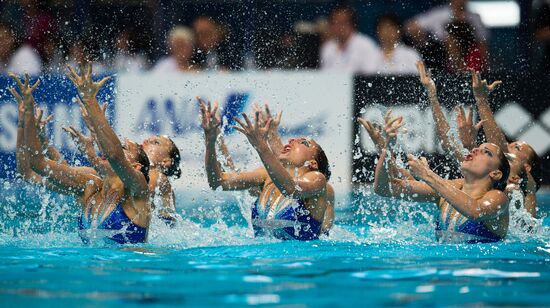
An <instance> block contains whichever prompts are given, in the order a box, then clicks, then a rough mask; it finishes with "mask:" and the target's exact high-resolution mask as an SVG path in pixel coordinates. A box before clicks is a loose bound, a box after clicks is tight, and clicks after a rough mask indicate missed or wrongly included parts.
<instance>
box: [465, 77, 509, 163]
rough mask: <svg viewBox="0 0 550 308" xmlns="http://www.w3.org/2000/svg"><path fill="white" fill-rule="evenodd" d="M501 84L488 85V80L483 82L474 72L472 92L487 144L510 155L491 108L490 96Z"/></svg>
mask: <svg viewBox="0 0 550 308" xmlns="http://www.w3.org/2000/svg"><path fill="white" fill-rule="evenodd" d="M501 83H502V82H501V81H495V82H493V83H492V84H490V85H489V84H487V80H481V77H480V74H479V72H475V71H472V91H473V93H474V98H475V101H476V105H477V109H478V111H479V116H480V117H481V120H482V121H483V130H484V132H485V136H486V137H487V142H490V143H494V144H496V145H497V146H498V147H499V148H500V150H501V151H503V152H504V153H508V142H507V141H506V136H505V135H504V133H503V132H502V130H501V129H500V127H498V124H497V122H496V120H495V117H494V115H493V111H492V110H491V106H489V94H490V93H491V92H492V91H493V90H494V89H495V88H496V87H497V86H498V85H500V84H501Z"/></svg>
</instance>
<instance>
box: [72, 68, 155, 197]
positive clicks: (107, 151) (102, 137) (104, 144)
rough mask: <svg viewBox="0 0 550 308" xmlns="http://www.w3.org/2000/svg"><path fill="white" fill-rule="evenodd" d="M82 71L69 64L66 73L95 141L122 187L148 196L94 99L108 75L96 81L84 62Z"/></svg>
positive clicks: (139, 173)
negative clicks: (88, 121) (88, 119)
mask: <svg viewBox="0 0 550 308" xmlns="http://www.w3.org/2000/svg"><path fill="white" fill-rule="evenodd" d="M81 73H82V75H78V74H77V73H76V71H75V70H74V69H73V68H72V67H70V66H69V73H68V77H69V78H70V79H71V80H72V82H73V83H74V85H75V86H76V88H77V90H78V93H79V96H80V99H81V100H82V103H83V105H84V107H85V109H86V112H87V113H88V114H89V116H90V119H91V121H90V122H91V125H92V127H93V131H94V132H95V133H96V136H97V141H98V143H99V144H100V146H101V149H102V150H103V151H104V152H103V154H104V155H105V156H106V157H107V160H108V161H109V164H110V165H111V168H113V170H114V171H115V173H116V174H117V175H118V177H119V178H120V179H121V180H122V182H123V183H124V187H125V189H127V190H128V191H129V192H130V193H131V194H132V195H134V196H139V197H145V196H147V195H148V192H149V187H148V185H147V181H146V179H145V177H144V176H143V174H142V173H141V172H140V171H139V170H138V169H136V168H135V167H134V166H133V165H132V164H131V163H130V162H129V161H128V159H127V158H126V155H125V154H124V151H123V149H122V143H121V142H120V140H119V139H118V136H117V135H116V134H115V132H114V131H113V129H112V128H111V126H110V125H109V122H107V119H106V118H105V115H104V114H103V110H102V109H101V107H100V106H99V103H98V102H97V98H96V96H97V93H98V92H99V89H101V87H102V86H103V85H104V84H105V82H107V80H109V79H110V77H105V78H103V79H102V80H100V81H98V82H94V81H93V79H92V65H91V64H89V63H88V64H87V65H86V69H85V71H84V70H83V69H81ZM146 167H149V166H146Z"/></svg>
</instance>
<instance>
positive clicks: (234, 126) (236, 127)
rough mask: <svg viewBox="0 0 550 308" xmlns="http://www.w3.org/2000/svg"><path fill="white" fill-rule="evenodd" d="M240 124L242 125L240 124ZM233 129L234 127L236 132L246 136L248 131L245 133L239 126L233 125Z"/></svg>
mask: <svg viewBox="0 0 550 308" xmlns="http://www.w3.org/2000/svg"><path fill="white" fill-rule="evenodd" d="M239 124H240V123H239ZM231 127H232V128H233V129H234V130H238V131H240V132H241V133H243V134H245V135H246V131H245V130H244V129H243V128H241V127H238V126H237V125H233V126H231Z"/></svg>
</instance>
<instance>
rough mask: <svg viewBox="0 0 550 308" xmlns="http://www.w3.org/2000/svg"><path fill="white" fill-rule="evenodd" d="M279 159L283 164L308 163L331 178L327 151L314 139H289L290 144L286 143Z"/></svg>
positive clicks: (311, 167) (298, 164)
mask: <svg viewBox="0 0 550 308" xmlns="http://www.w3.org/2000/svg"><path fill="white" fill-rule="evenodd" d="M279 160H281V162H282V163H283V164H286V165H292V166H295V167H302V166H306V165H307V167H308V168H310V169H314V170H317V171H319V172H321V173H322V174H324V175H325V177H326V178H327V180H328V179H329V178H330V174H331V172H330V166H329V163H328V158H327V156H326V154H325V151H323V148H321V146H320V145H319V144H318V143H317V142H315V141H314V140H313V139H306V138H304V137H300V138H291V139H289V140H288V144H286V145H284V146H283V148H282V149H281V153H279Z"/></svg>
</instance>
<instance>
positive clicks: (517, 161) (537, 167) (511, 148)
mask: <svg viewBox="0 0 550 308" xmlns="http://www.w3.org/2000/svg"><path fill="white" fill-rule="evenodd" d="M506 157H507V158H508V162H509V163H510V174H513V175H514V176H521V173H522V172H523V169H524V165H526V164H527V165H528V166H529V169H530V170H529V172H530V173H531V175H532V176H533V178H534V179H535V182H536V183H537V190H538V189H539V187H540V184H541V181H542V174H541V173H542V169H541V162H540V157H539V156H538V155H537V152H535V150H534V149H533V148H532V147H531V146H530V145H529V144H528V143H527V142H525V141H514V142H512V143H509V144H508V153H506ZM524 182H525V181H524Z"/></svg>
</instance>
